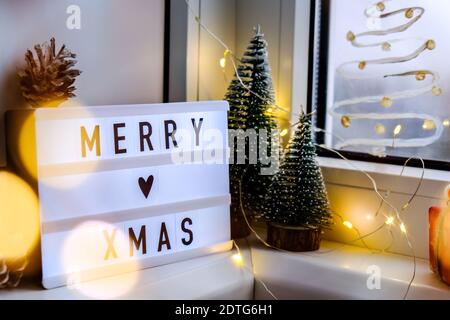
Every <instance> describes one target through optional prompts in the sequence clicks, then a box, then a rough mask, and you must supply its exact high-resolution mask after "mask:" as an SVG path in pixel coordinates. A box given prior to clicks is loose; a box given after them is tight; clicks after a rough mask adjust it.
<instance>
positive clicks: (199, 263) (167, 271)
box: [0, 246, 254, 300]
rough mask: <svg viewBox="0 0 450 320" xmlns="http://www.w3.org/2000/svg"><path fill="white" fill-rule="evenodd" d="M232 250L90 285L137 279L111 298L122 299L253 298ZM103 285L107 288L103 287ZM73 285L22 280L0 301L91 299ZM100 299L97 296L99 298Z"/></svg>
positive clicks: (115, 285) (114, 286)
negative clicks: (45, 285) (44, 285)
mask: <svg viewBox="0 0 450 320" xmlns="http://www.w3.org/2000/svg"><path fill="white" fill-rule="evenodd" d="M235 253H236V252H235V251H231V252H227V253H220V254H214V255H210V256H205V257H201V258H197V259H192V260H188V261H183V262H179V263H174V264H169V265H166V266H161V267H156V268H151V269H146V270H141V271H137V272H134V273H130V274H124V275H120V276H117V277H112V278H107V279H101V280H96V281H92V282H89V283H88V286H86V287H85V288H88V289H87V291H89V288H92V290H94V291H89V292H98V291H97V290H96V289H98V288H103V290H120V289H121V288H123V286H124V284H125V285H126V283H129V281H130V278H134V279H135V278H136V277H137V282H136V283H135V284H133V286H131V287H130V288H129V290H127V291H126V292H125V293H124V294H122V295H120V296H117V297H115V298H114V299H123V300H172V299H175V300H178V299H180V300H197V299H215V300H222V299H242V300H247V299H252V298H253V288H254V286H253V283H254V278H253V274H252V273H251V272H250V270H251V269H249V268H248V269H247V268H240V267H237V266H236V265H235V263H234V262H233V259H232V255H233V254H235ZM242 254H243V256H244V261H250V259H249V251H248V250H246V249H245V247H244V246H243V248H242ZM105 288H106V289H105ZM91 298H93V297H92V296H87V295H85V294H83V293H82V292H80V290H78V289H76V288H69V287H61V288H56V289H52V290H45V289H43V288H42V287H41V286H39V285H37V284H27V283H24V284H23V286H21V287H20V288H18V289H14V290H0V300H78V299H91ZM98 298H100V297H98Z"/></svg>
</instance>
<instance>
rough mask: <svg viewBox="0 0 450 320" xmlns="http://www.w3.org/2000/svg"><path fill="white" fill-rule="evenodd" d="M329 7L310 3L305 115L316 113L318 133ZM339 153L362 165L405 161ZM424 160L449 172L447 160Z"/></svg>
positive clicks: (323, 114)
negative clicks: (306, 112)
mask: <svg viewBox="0 0 450 320" xmlns="http://www.w3.org/2000/svg"><path fill="white" fill-rule="evenodd" d="M330 4H331V0H311V12H310V39H309V42H310V43H309V48H310V49H309V61H310V63H309V70H308V97H307V106H308V107H307V110H308V112H313V111H315V114H314V123H315V125H316V126H317V127H318V128H320V129H325V128H326V118H327V97H328V71H329V70H328V56H329V54H328V53H329V38H330V31H329V27H330V18H331V17H330ZM319 93H320V94H319ZM316 106H317V107H316ZM316 142H317V143H318V144H324V143H325V137H324V134H323V133H317V134H316ZM339 152H340V153H341V154H342V155H343V156H345V157H346V158H348V159H349V160H357V161H364V162H373V163H384V164H394V165H401V166H403V165H404V164H405V162H406V161H407V160H408V158H405V157H399V156H387V157H383V158H381V157H377V156H373V155H370V154H368V153H363V152H354V151H345V150H339ZM317 153H318V155H319V156H320V157H326V158H340V157H339V156H338V155H337V154H335V153H333V152H331V151H328V150H325V149H323V148H317ZM423 160H424V162H425V167H426V168H427V169H435V170H443V171H450V159H449V160H448V161H441V160H432V159H423ZM408 165H409V166H411V167H420V168H421V167H422V162H421V161H420V160H418V159H412V160H411V161H410V162H409V163H408Z"/></svg>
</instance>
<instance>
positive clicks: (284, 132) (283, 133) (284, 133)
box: [280, 129, 289, 137]
mask: <svg viewBox="0 0 450 320" xmlns="http://www.w3.org/2000/svg"><path fill="white" fill-rule="evenodd" d="M288 133H289V131H288V129H284V130H283V131H281V133H280V136H282V137H284V136H286V135H287V134H288Z"/></svg>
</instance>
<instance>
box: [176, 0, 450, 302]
mask: <svg viewBox="0 0 450 320" xmlns="http://www.w3.org/2000/svg"><path fill="white" fill-rule="evenodd" d="M389 1H392V0H385V1H382V2H378V3H377V4H375V5H374V7H371V8H369V9H367V10H366V11H365V14H366V15H369V16H372V15H373V9H374V8H375V9H376V10H379V11H380V12H383V11H384V10H385V9H386V6H385V3H386V2H389ZM185 2H186V5H187V7H188V10H189V12H190V13H191V14H192V16H193V17H194V19H195V21H196V22H197V23H198V24H199V26H200V28H201V29H202V30H204V31H205V32H206V33H208V34H209V35H210V36H211V37H212V38H213V39H215V40H216V42H217V43H218V44H219V45H220V46H221V47H222V48H223V49H224V53H223V57H221V58H220V59H219V66H220V68H222V69H223V70H225V68H226V67H227V62H230V63H231V65H232V67H233V70H234V75H235V77H236V79H237V80H238V81H239V83H240V84H241V86H242V87H243V88H244V89H246V90H247V91H248V92H249V94H252V95H255V96H256V97H257V98H259V99H261V100H263V101H264V100H265V99H264V97H261V96H259V95H258V94H257V93H255V92H253V91H252V90H251V89H250V88H249V87H247V86H246V85H245V84H244V81H243V80H242V79H241V78H240V76H239V73H238V68H237V65H236V61H240V60H239V58H238V57H237V56H236V55H235V53H234V52H233V51H232V50H231V49H230V47H228V46H227V44H226V43H225V42H224V41H223V40H222V39H221V38H220V37H218V36H217V35H216V34H215V33H214V32H212V31H211V30H210V29H209V28H208V27H207V26H206V25H205V24H204V23H203V22H202V20H201V18H200V16H199V14H197V13H196V12H195V10H194V9H193V8H192V6H191V4H190V1H189V0H185ZM416 10H419V9H418V8H407V9H401V10H399V12H404V13H405V15H406V17H410V18H411V19H412V20H411V21H410V22H409V23H408V24H406V25H403V26H400V27H397V28H396V29H395V30H397V32H400V31H398V30H402V29H405V28H406V29H407V28H409V27H410V26H411V25H413V24H414V23H415V22H416V21H417V20H419V19H420V17H421V15H422V14H423V12H422V13H421V14H419V15H418V16H415V17H414V14H415V12H416ZM419 11H420V10H419ZM420 12H421V11H420ZM393 14H398V12H394V13H387V14H384V15H380V17H382V16H392V15H393ZM381 32H383V31H381ZM384 32H388V34H389V33H391V32H393V31H392V30H390V31H389V30H385V31H384ZM366 35H367V34H358V35H354V34H353V36H354V38H353V36H349V35H348V37H349V38H351V39H350V40H351V41H352V43H354V44H355V45H356V46H364V44H361V43H359V42H357V39H358V38H360V37H362V36H366ZM396 41H397V40H393V41H392V43H394V42H396ZM398 41H400V40H398ZM375 45H380V44H366V46H375ZM429 45H430V43H428V46H429ZM382 47H383V48H384V50H387V48H388V44H387V43H383V44H382ZM430 50H431V49H430ZM376 63H382V62H380V61H378V62H377V61H364V64H360V63H358V66H359V67H360V68H361V66H362V65H363V66H364V68H365V67H366V66H367V65H370V64H376ZM383 63H385V62H383ZM364 68H363V69H364ZM409 75H412V74H409V73H408V74H403V75H402V74H398V75H390V76H392V77H394V76H409ZM414 75H415V76H416V77H418V78H420V79H421V78H422V77H426V76H427V75H432V77H433V79H435V80H436V81H437V79H438V78H439V76H438V74H437V73H432V72H428V71H422V73H420V74H418V73H414ZM418 80H419V79H418ZM433 88H434V87H433ZM427 90H429V88H428V89H427ZM440 93H442V92H441V91H440ZM403 94H406V93H403ZM391 96H392V95H391ZM393 96H394V98H395V97H397V98H398V96H396V95H393ZM381 100H383V97H382V98H381ZM385 102H386V101H385ZM269 105H272V107H270V110H269V111H270V112H272V111H273V110H280V111H282V112H286V113H289V114H290V113H291V111H290V110H288V109H287V108H283V107H282V106H279V105H277V104H273V103H272V102H271V103H270V104H269ZM334 112H336V108H335V109H334ZM294 115H295V114H294ZM362 116H363V115H362V114H361V115H350V116H348V118H349V121H350V122H351V120H352V119H358V117H362ZM365 116H366V118H367V116H368V117H369V119H370V117H372V118H376V115H375V114H369V115H367V114H366V115H365ZM386 116H387V115H386ZM397 116H399V115H397ZM406 116H408V115H406ZM404 117H405V114H402V118H404ZM414 117H416V118H417V117H418V115H417V114H414ZM419 118H420V119H422V118H423V119H425V121H426V120H431V121H437V119H434V118H430V116H429V115H426V117H425V116H424V117H419ZM377 119H378V118H377ZM383 119H386V118H383ZM387 119H398V118H397V117H396V115H393V116H392V115H391V116H390V118H389V117H388V118H387ZM343 122H344V121H343ZM425 123H426V122H425ZM436 123H437V122H434V124H436ZM297 124H298V123H294V124H292V127H294V126H296V125H297ZM443 125H444V126H449V125H450V121H448V120H446V121H444V123H443ZM424 126H425V124H424ZM402 129H403V127H402V125H401V124H398V125H396V127H395V129H394V131H393V139H389V144H388V146H393V147H396V146H399V145H400V146H404V143H405V142H404V141H403V140H400V139H396V138H397V137H398V135H400V133H401V132H402ZM314 130H315V131H316V132H322V133H325V134H328V135H333V136H335V137H337V138H338V139H341V140H342V138H340V137H338V136H336V135H335V134H334V133H330V132H328V131H326V130H324V129H320V128H314ZM437 131H439V130H437ZM288 132H289V130H288V129H284V130H282V132H281V134H280V135H281V136H286V135H287V134H288ZM383 142H387V141H384V140H383ZM416 142H417V141H416ZM385 144H387V143H385ZM317 147H319V148H323V149H326V150H328V151H330V152H333V153H335V154H336V155H337V156H339V157H340V158H341V159H343V160H344V161H345V163H346V164H347V165H348V166H349V167H351V168H352V169H354V170H356V171H358V172H360V173H361V174H363V175H364V176H365V177H366V178H367V179H368V180H369V181H370V183H371V185H372V190H373V191H374V192H375V194H376V195H377V197H378V198H379V199H380V205H379V207H378V209H377V210H376V212H375V213H374V214H373V217H377V216H379V214H380V212H381V211H382V208H383V207H384V206H387V207H388V208H389V211H390V212H392V214H391V215H388V214H384V218H385V221H384V223H383V224H382V225H379V226H378V227H377V228H375V229H374V230H373V231H371V232H369V233H367V234H364V235H362V234H361V233H360V231H359V229H358V228H357V227H356V226H355V224H354V223H352V222H351V221H349V220H345V219H343V218H342V216H341V215H339V214H338V213H334V214H335V215H336V216H337V217H338V218H339V219H340V220H341V223H342V225H343V226H344V227H345V228H347V229H348V230H352V231H354V232H355V233H356V235H357V238H355V239H353V240H352V241H350V242H349V243H346V244H343V245H342V246H346V245H348V244H353V243H356V242H361V243H362V244H363V245H364V247H366V248H367V249H369V250H370V251H372V252H380V251H386V250H388V249H390V247H391V246H392V242H393V241H394V238H393V232H392V228H395V227H398V230H400V232H401V234H402V235H403V236H404V238H405V240H406V243H407V245H408V247H409V249H410V251H411V256H412V258H413V274H412V276H411V279H410V281H409V283H408V287H407V289H406V290H405V294H404V296H403V299H406V298H407V297H408V294H409V292H410V289H411V286H412V284H413V282H414V279H415V276H416V267H417V264H416V254H415V250H414V247H413V245H412V243H411V241H410V238H409V234H408V231H407V226H406V224H405V222H404V221H403V219H402V217H401V214H404V213H406V211H407V210H408V209H409V208H410V205H411V203H412V202H413V201H414V199H415V198H416V196H417V193H418V191H419V189H420V188H421V186H422V183H423V180H424V174H425V163H424V161H423V159H421V158H420V157H412V158H410V159H408V160H407V161H406V162H405V163H404V165H403V168H402V171H401V173H400V176H402V175H403V174H404V171H405V169H406V168H407V166H408V164H409V162H410V161H411V160H413V159H418V160H419V161H420V162H421V163H422V174H421V177H420V179H419V181H418V185H417V188H416V191H415V192H414V194H413V195H412V196H411V198H410V199H409V200H408V201H407V202H406V203H405V204H404V205H403V206H402V207H401V209H398V208H397V207H395V206H394V205H393V204H392V203H391V202H390V201H389V200H388V198H389V195H390V192H386V195H383V194H382V192H381V191H380V190H379V188H378V185H377V183H376V181H375V179H374V178H373V177H372V176H371V175H370V174H369V173H368V172H366V171H364V170H362V169H361V168H359V167H358V166H357V165H356V164H355V163H354V162H352V161H350V160H349V159H347V158H346V157H345V156H344V155H342V154H341V153H340V152H339V151H337V150H335V149H332V148H328V147H326V146H324V145H317ZM246 171H247V170H244V173H243V175H242V177H241V181H240V184H239V194H240V207H241V211H242V214H243V217H244V220H245V222H246V224H247V226H248V227H249V229H250V230H251V232H252V233H253V234H254V236H255V237H256V238H257V239H258V241H260V242H261V243H262V244H263V245H264V246H266V247H268V248H271V249H275V250H278V251H284V250H281V249H279V248H275V247H273V246H271V245H270V244H268V243H267V242H266V241H265V240H264V239H263V237H261V236H260V235H259V234H258V232H257V231H256V230H255V229H254V228H253V226H252V225H251V223H250V221H249V220H248V218H247V214H246V212H245V209H244V206H243V201H242V180H243V178H244V176H245V174H246ZM386 228H388V230H389V233H390V235H391V244H390V245H389V247H387V248H386V249H385V250H375V249H372V248H370V247H369V246H368V245H367V244H366V243H365V242H364V239H366V238H368V237H371V236H373V235H374V234H376V233H378V232H380V231H381V230H384V229H386ZM234 243H235V245H236V248H237V253H236V254H235V255H234V256H233V260H234V261H235V262H236V264H237V265H239V266H242V265H243V257H242V254H241V251H240V249H239V247H238V246H237V243H236V242H234ZM339 248H340V247H337V248H335V249H332V250H328V251H319V252H317V253H315V254H324V253H329V252H331V251H335V250H338V249H339ZM258 282H260V283H261V284H262V285H263V287H264V288H265V290H266V291H267V292H268V293H269V294H270V295H271V296H272V297H273V298H274V299H276V296H275V295H274V294H273V292H271V291H270V290H269V288H268V287H267V286H266V285H265V284H264V282H263V281H261V280H260V279H258Z"/></svg>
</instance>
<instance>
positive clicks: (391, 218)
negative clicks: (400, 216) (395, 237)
mask: <svg viewBox="0 0 450 320" xmlns="http://www.w3.org/2000/svg"><path fill="white" fill-rule="evenodd" d="M394 221H395V219H394V217H388V218H387V219H386V224H387V225H388V226H392V225H393V224H394Z"/></svg>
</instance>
